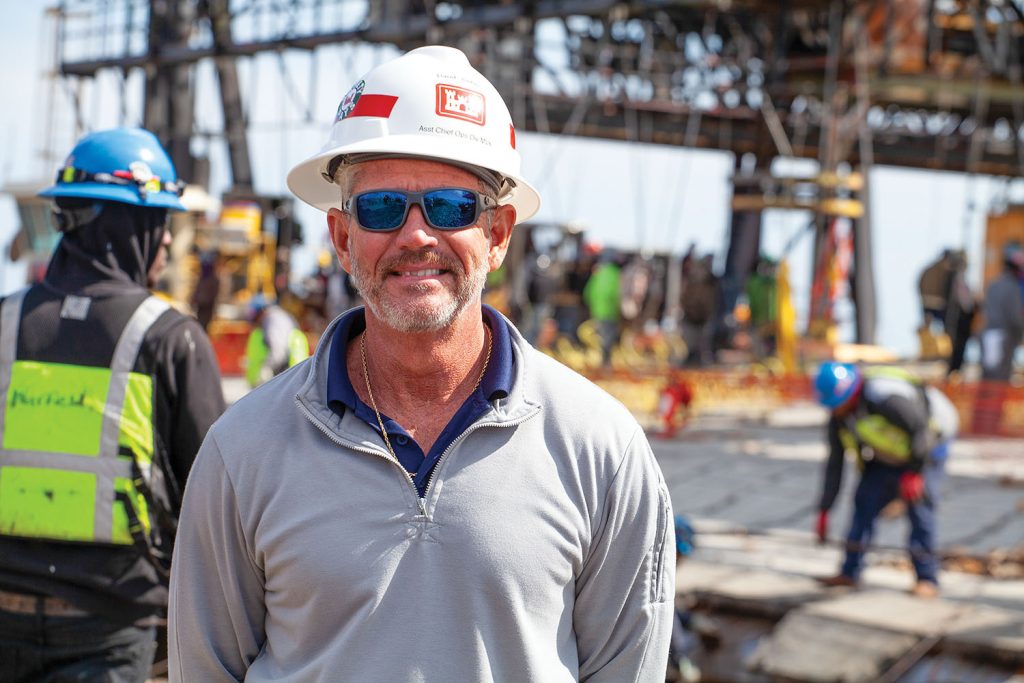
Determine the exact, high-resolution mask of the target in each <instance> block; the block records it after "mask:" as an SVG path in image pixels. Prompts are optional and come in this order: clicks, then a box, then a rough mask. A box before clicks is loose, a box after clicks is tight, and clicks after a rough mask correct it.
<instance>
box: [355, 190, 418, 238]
mask: <svg viewBox="0 0 1024 683" xmlns="http://www.w3.org/2000/svg"><path fill="white" fill-rule="evenodd" d="M406 201H407V199H406V196H405V194H404V193H402V192H367V193H365V194H361V195H359V196H358V197H356V219H357V220H358V221H359V225H361V226H363V227H364V228H365V229H367V230H394V229H395V228H397V227H398V226H400V225H401V224H402V219H403V218H404V217H405V206H406Z"/></svg>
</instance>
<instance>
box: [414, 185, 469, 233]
mask: <svg viewBox="0 0 1024 683" xmlns="http://www.w3.org/2000/svg"><path fill="white" fill-rule="evenodd" d="M423 208H424V210H425V212H426V214H427V219H428V220H429V221H430V223H431V224H432V225H433V226H434V227H436V228H465V227H466V226H468V225H472V224H473V222H474V221H475V220H476V195H475V194H473V193H472V192H470V191H469V190H459V189H447V190H434V191H433V192H428V193H426V194H425V195H424V196H423Z"/></svg>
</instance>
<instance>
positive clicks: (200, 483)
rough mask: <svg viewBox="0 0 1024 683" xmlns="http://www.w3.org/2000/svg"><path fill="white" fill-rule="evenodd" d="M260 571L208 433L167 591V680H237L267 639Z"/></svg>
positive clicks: (184, 510)
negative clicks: (264, 627) (168, 676)
mask: <svg viewBox="0 0 1024 683" xmlns="http://www.w3.org/2000/svg"><path fill="white" fill-rule="evenodd" d="M263 598H264V575H263V571H262V569H261V568H260V567H259V566H258V564H257V562H256V560H255V558H254V554H253V550H252V547H251V544H250V542H249V540H248V539H247V538H246V536H245V530H244V528H243V526H242V521H241V519H240V517H239V513H238V506H237V498H236V495H235V489H234V486H233V485H232V483H231V480H230V478H229V476H228V473H227V472H226V470H225V467H224V461H223V459H222V457H221V453H220V450H219V448H218V447H217V444H216V442H215V440H214V438H213V436H212V435H211V436H210V437H209V438H207V439H206V441H204V442H203V447H202V448H201V449H200V451H199V456H198V457H197V458H196V463H195V466H194V467H193V468H192V472H191V474H190V475H189V480H188V486H186V488H185V501H184V504H183V506H182V514H181V521H180V523H179V526H178V537H177V541H176V543H175V547H174V562H173V565H172V568H171V591H170V599H169V621H168V647H169V666H170V680H171V681H172V682H179V683H191V682H192V681H204V683H219V682H226V681H241V680H243V679H244V678H245V672H246V670H247V669H248V667H249V665H250V664H251V663H252V661H253V660H254V659H255V658H256V656H257V655H258V654H259V651H260V648H261V647H262V646H263V643H264V641H265V640H266V633H265V631H264V629H263V622H264V618H265V615H266V609H265V607H264V601H263Z"/></svg>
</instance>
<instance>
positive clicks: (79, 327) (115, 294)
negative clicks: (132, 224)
mask: <svg viewBox="0 0 1024 683" xmlns="http://www.w3.org/2000/svg"><path fill="white" fill-rule="evenodd" d="M113 206H119V205H113ZM104 213H107V218H108V219H110V218H120V219H127V218H130V216H128V215H124V212H117V211H111V212H109V213H108V212H104ZM111 214H113V215H111ZM136 225H137V227H136V228H135V229H134V230H133V229H132V228H123V227H117V226H110V225H107V226H101V227H100V229H98V230H90V228H86V229H85V231H82V230H79V231H75V233H72V234H71V235H65V236H64V238H63V240H62V242H61V244H60V245H59V246H58V247H57V251H56V252H55V254H54V257H53V259H52V261H51V263H50V266H49V269H48V271H47V275H46V279H45V281H44V282H43V283H42V284H39V285H36V286H34V287H33V288H32V289H31V290H30V291H29V292H28V294H27V295H26V298H25V302H24V305H23V307H22V317H21V325H20V329H19V335H18V351H17V358H18V359H19V360H37V361H46V362H52V363H68V364H74V365H87V366H96V367H109V363H110V361H111V357H112V355H113V351H114V346H115V344H116V342H117V339H118V338H119V336H120V334H121V331H122V329H123V328H124V326H125V325H126V324H127V322H128V319H129V317H130V316H131V314H132V313H133V312H134V311H135V309H136V308H137V307H138V305H139V304H140V303H142V301H143V300H145V298H146V297H147V296H149V291H148V290H147V289H146V288H145V287H144V286H143V284H142V283H144V282H145V271H146V269H147V264H149V263H152V260H153V257H154V256H155V254H156V249H157V248H159V240H158V239H156V242H155V244H154V241H153V235H152V232H153V231H154V230H156V228H155V227H154V226H153V225H145V224H138V223H137V224H136ZM159 228H160V229H162V224H161V225H160V226H159ZM118 230H121V231H122V234H121V235H117V234H116V233H117V231H118ZM76 233H80V234H76ZM96 233H99V234H98V235H97V234H96ZM125 233H127V235H126V234H125ZM142 233H149V234H142ZM157 237H158V236H157ZM107 238H110V239H107ZM97 252H98V253H97ZM69 294H72V295H76V296H79V297H88V298H89V299H91V305H90V307H89V311H88V314H87V316H86V318H85V319H84V320H70V319H62V318H61V316H60V310H61V305H62V302H63V300H64V297H65V296H66V295H69ZM133 369H134V371H136V372H139V373H144V374H147V375H150V376H151V377H152V378H153V386H154V397H153V401H154V402H153V423H154V427H155V439H154V441H155V444H154V445H155V454H154V461H153V472H154V475H155V476H154V480H155V481H156V482H157V486H155V490H154V495H156V496H158V497H160V498H161V499H163V503H164V505H165V506H166V507H167V508H168V511H169V512H170V513H171V516H172V517H175V518H176V517H177V513H178V511H179V509H180V505H181V493H182V489H183V487H184V484H185V480H186V477H187V476H188V472H189V469H190V468H191V466H192V462H193V460H194V459H195V456H196V453H197V451H198V450H199V445H200V443H201V442H202V440H203V438H204V437H205V435H206V432H207V430H208V429H209V427H210V425H211V424H213V422H214V420H216V419H217V418H218V417H219V416H220V414H221V413H222V412H223V411H224V408H225V406H224V396H223V392H222V389H221V384H220V373H219V371H218V367H217V361H216V357H215V356H214V353H213V348H212V346H211V345H210V341H209V339H208V338H207V337H206V334H205V333H204V332H203V330H202V328H201V327H200V326H199V324H198V322H197V321H196V320H195V319H194V318H192V317H191V316H186V315H184V314H182V313H179V312H177V311H175V310H173V309H171V310H168V311H166V312H165V313H163V314H162V315H161V316H160V317H159V318H158V319H157V321H156V322H155V323H154V324H153V326H152V327H151V328H150V329H149V331H148V333H147V334H146V336H145V338H144V340H143V343H142V346H141V348H140V350H139V355H138V357H137V359H136V362H135V367H134V368H133ZM54 428H55V429H59V428H60V426H59V425H54ZM161 479H162V480H163V481H162V483H161V482H160V480H161ZM160 542H161V545H162V549H163V550H165V551H166V552H167V553H168V554H169V553H170V549H171V547H172V544H173V533H172V532H169V531H168V532H165V533H163V537H162V538H161V539H160ZM0 589H4V590H9V591H17V592H26V593H38V594H42V595H52V596H58V597H61V598H63V599H65V600H68V601H70V602H72V603H73V604H75V605H76V606H78V607H80V608H81V609H84V610H87V611H89V612H92V613H94V614H96V615H99V616H103V617H106V618H108V619H111V620H115V621H124V622H131V621H134V620H136V619H138V618H140V617H144V616H147V615H151V614H155V613H158V612H160V611H161V610H162V609H163V608H164V606H165V605H166V601H167V585H166V578H165V577H164V576H163V575H161V573H160V572H158V571H157V569H156V567H154V565H153V564H152V563H151V561H149V560H147V558H146V557H145V556H144V555H143V553H141V552H140V551H139V550H138V549H136V548H134V547H131V546H125V547H120V546H117V547H101V546H89V545H85V544H72V543H59V542H48V541H35V540H26V539H19V538H13V537H5V536H0Z"/></svg>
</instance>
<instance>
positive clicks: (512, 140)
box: [508, 123, 516, 149]
mask: <svg viewBox="0 0 1024 683" xmlns="http://www.w3.org/2000/svg"><path fill="white" fill-rule="evenodd" d="M508 138H509V144H511V145H512V149H515V148H516V127H515V126H513V125H512V124H511V123H510V124H508Z"/></svg>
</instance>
